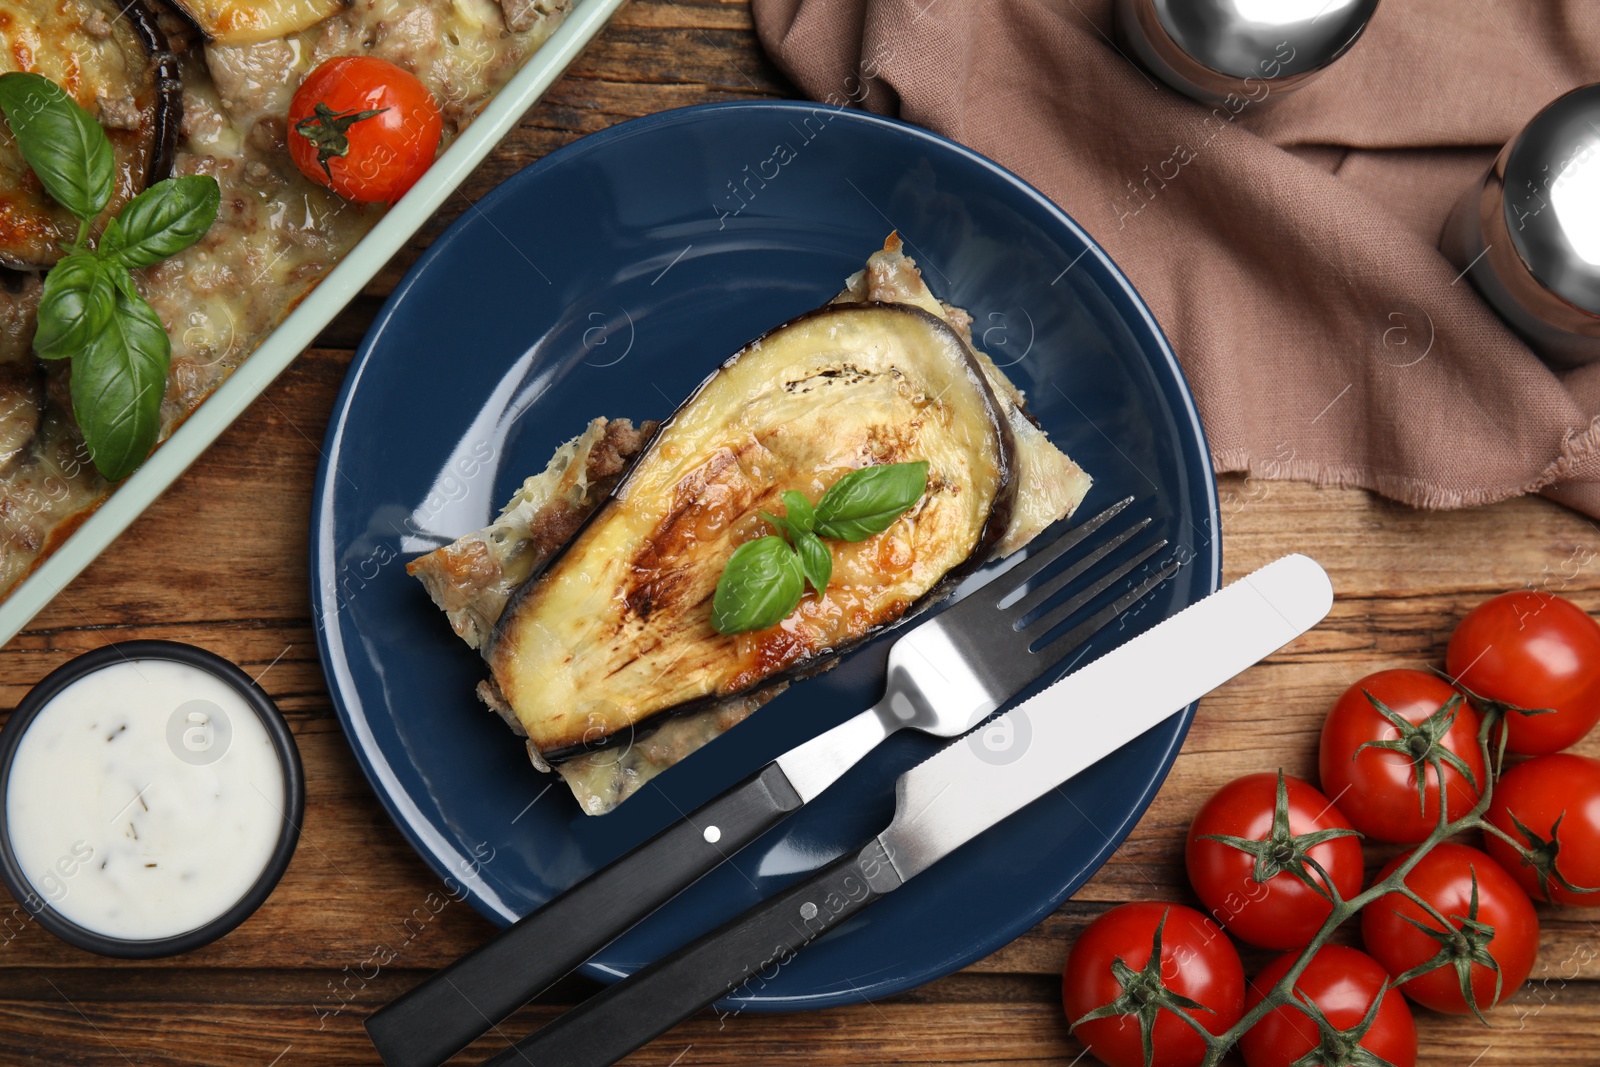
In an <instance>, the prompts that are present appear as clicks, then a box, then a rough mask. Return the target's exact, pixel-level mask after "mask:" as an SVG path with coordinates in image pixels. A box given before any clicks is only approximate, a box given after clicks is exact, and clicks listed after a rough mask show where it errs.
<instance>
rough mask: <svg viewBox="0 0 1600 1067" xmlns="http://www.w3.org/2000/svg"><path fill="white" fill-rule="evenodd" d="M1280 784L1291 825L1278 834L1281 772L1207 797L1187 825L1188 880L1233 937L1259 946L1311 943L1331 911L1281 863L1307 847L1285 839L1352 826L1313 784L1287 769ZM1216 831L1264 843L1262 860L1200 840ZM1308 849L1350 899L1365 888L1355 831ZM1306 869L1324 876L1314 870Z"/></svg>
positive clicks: (1229, 786) (1231, 785)
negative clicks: (1263, 877) (1276, 818)
mask: <svg viewBox="0 0 1600 1067" xmlns="http://www.w3.org/2000/svg"><path fill="white" fill-rule="evenodd" d="M1283 784H1284V793H1285V798H1286V800H1287V811H1286V814H1287V824H1286V825H1282V826H1279V827H1278V832H1277V833H1276V834H1275V833H1274V813H1275V811H1276V808H1277V796H1278V776H1277V775H1276V774H1249V775H1245V776H1244V777H1243V778H1237V779H1235V780H1233V781H1232V782H1229V783H1228V784H1227V785H1225V786H1223V787H1222V788H1221V789H1219V790H1217V791H1216V793H1215V794H1213V795H1212V797H1211V799H1210V800H1208V801H1206V803H1205V806H1204V807H1202V808H1201V809H1200V813H1199V814H1198V815H1196V816H1195V817H1194V822H1193V824H1191V825H1190V827H1189V843H1188V846H1187V848H1186V850H1185V853H1184V862H1185V865H1186V866H1187V867H1188V870H1189V882H1190V884H1191V885H1193V886H1194V891H1195V892H1196V893H1197V894H1199V897H1200V899H1201V901H1202V902H1203V903H1204V904H1205V906H1206V910H1207V911H1208V912H1210V914H1211V917H1212V918H1213V919H1215V920H1217V921H1218V922H1219V923H1221V924H1222V925H1223V926H1225V927H1227V930H1228V932H1229V933H1231V934H1233V935H1234V936H1235V937H1237V938H1240V939H1241V940H1244V941H1248V942H1250V944H1252V945H1260V946H1261V947H1262V948H1276V949H1285V948H1299V947H1301V946H1303V945H1308V944H1310V943H1311V939H1312V938H1313V937H1314V936H1316V933H1317V930H1318V929H1319V928H1320V927H1321V926H1322V924H1323V922H1324V921H1325V920H1326V919H1327V918H1328V913H1329V912H1331V911H1332V910H1333V904H1332V902H1330V901H1329V900H1328V899H1327V898H1326V897H1324V896H1322V895H1321V894H1320V893H1318V892H1317V891H1316V890H1314V889H1312V888H1311V887H1310V886H1308V885H1306V884H1305V883H1304V882H1302V881H1300V880H1299V879H1298V878H1296V877H1295V876H1294V874H1292V873H1291V872H1289V871H1287V870H1284V869H1283V868H1284V866H1285V865H1286V862H1287V861H1288V860H1289V859H1290V858H1291V857H1292V856H1293V855H1294V854H1295V852H1296V850H1297V849H1298V848H1302V847H1303V844H1300V843H1293V842H1291V841H1288V840H1285V837H1286V836H1287V835H1294V836H1295V837H1299V836H1301V835H1305V834H1310V833H1314V832H1317V831H1323V830H1349V829H1351V827H1350V823H1349V821H1348V820H1347V819H1346V818H1345V817H1344V816H1343V815H1342V814H1340V812H1339V809H1338V808H1336V807H1334V806H1333V804H1331V803H1329V801H1328V798H1327V797H1325V796H1323V795H1322V794H1321V793H1319V792H1317V791H1316V790H1315V789H1313V788H1312V787H1311V786H1310V785H1307V784H1306V783H1305V782H1302V781H1301V780H1300V779H1298V778H1291V777H1289V776H1288V775H1285V776H1284V778H1283ZM1211 834H1219V835H1223V836H1226V837H1237V838H1242V839H1244V840H1246V841H1253V842H1260V845H1259V846H1258V847H1259V849H1260V853H1261V854H1260V856H1259V858H1258V857H1257V856H1255V855H1252V854H1251V853H1249V852H1245V851H1243V850H1241V849H1239V848H1236V847H1234V846H1233V845H1229V844H1226V843H1224V842H1221V841H1207V840H1203V839H1202V838H1204V837H1205V836H1207V835H1211ZM1306 854H1308V855H1309V856H1310V857H1311V859H1313V860H1315V861H1316V862H1317V863H1318V864H1320V865H1321V866H1322V869H1323V870H1325V871H1327V872H1328V875H1329V877H1330V878H1331V879H1332V880H1333V884H1334V886H1335V887H1336V888H1337V889H1338V890H1339V892H1340V894H1342V895H1343V896H1344V897H1345V899H1349V898H1350V897H1353V896H1355V895H1356V894H1357V893H1359V892H1361V875H1362V865H1361V843H1360V841H1359V840H1358V839H1357V838H1356V837H1355V836H1354V835H1352V836H1349V837H1340V838H1335V839H1333V840H1330V841H1324V842H1322V843H1320V844H1313V845H1312V847H1311V848H1310V849H1309V850H1306ZM1258 868H1259V869H1260V870H1261V872H1262V873H1263V874H1267V875H1269V877H1267V878H1266V880H1265V881H1260V882H1258V881H1256V879H1255V877H1254V875H1255V872H1256V871H1257V869H1258ZM1307 871H1308V872H1309V873H1310V874H1311V876H1312V877H1313V878H1318V877H1320V876H1318V875H1317V874H1316V872H1315V869H1314V868H1310V867H1307ZM1274 872H1275V873H1274Z"/></svg>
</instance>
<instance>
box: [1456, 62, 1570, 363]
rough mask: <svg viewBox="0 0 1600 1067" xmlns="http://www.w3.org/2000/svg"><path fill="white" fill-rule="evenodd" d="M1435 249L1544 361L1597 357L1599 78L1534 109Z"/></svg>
mask: <svg viewBox="0 0 1600 1067" xmlns="http://www.w3.org/2000/svg"><path fill="white" fill-rule="evenodd" d="M1439 247H1440V250H1441V251H1443V252H1444V254H1445V255H1446V256H1447V257H1448V258H1449V259H1450V261H1451V262H1453V263H1454V264H1455V265H1456V266H1457V267H1459V268H1460V269H1461V270H1462V272H1463V273H1464V274H1465V275H1466V276H1467V277H1469V278H1470V279H1471V280H1472V284H1473V285H1475V286H1476V287H1477V288H1478V291H1479V292H1480V293H1482V294H1483V297H1484V299H1485V300H1487V301H1488V302H1489V304H1490V305H1491V306H1492V307H1493V308H1494V309H1495V310H1496V311H1498V312H1499V313H1500V315H1501V317H1502V318H1504V319H1505V320H1506V322H1507V323H1508V324H1510V326H1511V327H1512V328H1513V329H1514V330H1516V331H1517V333H1519V334H1521V335H1522V337H1523V338H1524V339H1525V340H1526V341H1527V342H1528V344H1529V346H1530V347H1531V348H1533V349H1534V351H1536V352H1537V353H1539V355H1540V357H1541V358H1543V359H1544V361H1545V362H1546V363H1548V364H1550V365H1551V366H1553V367H1556V368H1558V369H1565V368H1570V367H1575V366H1579V365H1581V364H1584V363H1592V362H1594V361H1595V360H1600V85H1590V86H1586V87H1584V88H1582V89H1575V90H1573V91H1572V92H1570V93H1568V94H1566V95H1565V96H1563V97H1561V98H1559V99H1558V100H1556V101H1555V102H1554V103H1552V104H1550V105H1549V106H1548V107H1546V108H1545V109H1544V110H1543V111H1541V112H1539V114H1537V115H1535V116H1534V118H1533V121H1532V122H1530V123H1528V125H1527V127H1526V128H1525V129H1524V130H1523V131H1522V132H1521V133H1520V134H1518V135H1517V136H1516V137H1515V138H1513V139H1512V141H1511V143H1510V144H1508V145H1506V146H1505V148H1504V149H1503V150H1501V152H1500V155H1499V157H1498V158H1497V159H1496V160H1495V161H1494V164H1493V165H1492V166H1491V167H1490V168H1489V171H1488V173H1487V174H1485V175H1484V176H1483V179H1482V180H1481V181H1479V182H1476V183H1474V185H1473V187H1472V188H1471V189H1470V190H1469V191H1468V192H1467V194H1466V196H1464V197H1463V198H1462V200H1461V202H1460V203H1459V204H1457V205H1456V208H1455V211H1454V212H1453V213H1452V214H1451V216H1450V221H1449V222H1448V223H1446V225H1445V229H1444V234H1443V236H1442V237H1441V239H1440V242H1439Z"/></svg>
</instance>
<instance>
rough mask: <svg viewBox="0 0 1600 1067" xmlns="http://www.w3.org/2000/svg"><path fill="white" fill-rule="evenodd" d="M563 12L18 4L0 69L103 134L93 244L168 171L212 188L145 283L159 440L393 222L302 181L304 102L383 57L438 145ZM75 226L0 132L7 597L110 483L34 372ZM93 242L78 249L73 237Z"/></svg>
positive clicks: (555, 6)
mask: <svg viewBox="0 0 1600 1067" xmlns="http://www.w3.org/2000/svg"><path fill="white" fill-rule="evenodd" d="M569 6H570V0H173V2H172V3H167V2H166V0H9V2H7V3H5V4H4V5H0V75H4V74H6V73H7V72H14V71H22V72H30V73H33V74H38V75H41V76H43V77H45V78H48V79H49V80H50V81H52V82H54V83H55V84H56V85H58V86H60V87H61V89H63V90H64V91H65V92H66V94H67V95H68V96H69V97H70V98H71V99H72V100H73V101H75V102H76V103H77V104H78V105H79V106H80V107H81V108H82V109H84V110H85V111H86V112H87V113H88V115H89V116H91V117H92V118H93V119H94V120H95V121H97V122H98V124H99V125H100V126H101V127H102V128H103V129H104V130H105V131H106V133H107V135H108V136H109V138H110V141H111V144H112V148H113V150H114V156H115V183H114V189H113V193H112V196H111V200H110V203H109V204H108V205H107V207H106V210H105V211H104V213H103V214H102V215H101V216H100V217H99V219H97V220H95V221H94V223H93V225H91V226H89V227H87V229H86V231H85V233H84V235H83V236H87V237H89V238H90V239H97V238H99V237H100V236H101V233H102V231H103V230H104V229H105V227H106V224H107V221H108V220H110V219H111V218H113V217H114V216H115V215H116V213H117V211H118V210H119V209H120V208H121V207H122V206H123V205H125V204H126V203H127V202H128V201H129V200H130V199H131V198H132V197H133V196H135V195H136V194H137V193H139V192H140V191H141V190H143V189H145V188H146V187H147V186H150V185H153V184H154V183H156V182H159V181H161V180H162V179H164V178H167V177H169V176H176V177H181V176H185V175H208V176H210V177H213V178H215V179H216V182H217V185H218V187H219V189H220V194H221V197H220V207H219V210H218V214H217V217H216V221H215V222H214V223H213V224H212V225H211V227H210V229H209V230H208V231H207V232H206V233H205V234H204V236H203V237H202V238H200V239H199V241H198V242H197V243H195V244H193V245H191V246H189V247H187V248H186V249H184V250H183V251H181V252H178V253H177V254H175V255H172V256H171V257H170V258H167V259H165V260H163V261H161V262H159V263H155V264H154V265H151V266H148V267H144V268H142V269H137V270H133V271H132V272H131V274H132V279H133V285H134V286H135V287H136V288H137V291H138V294H139V295H140V296H142V297H143V299H144V300H145V301H147V302H148V304H149V305H150V307H152V308H153V309H154V311H155V313H156V315H157V316H158V317H159V319H160V322H161V325H162V326H164V327H165V329H166V333H167V335H168V337H169V338H170V340H171V363H170V370H169V373H168V374H167V380H166V389H165V394H164V396H163V397H162V400H161V407H160V428H159V435H158V438H157V439H158V440H165V438H166V437H167V436H168V435H169V434H170V433H171V432H172V430H173V429H174V428H176V427H177V426H178V425H179V424H180V423H181V422H182V421H183V420H184V418H185V417H187V416H188V415H189V413H190V412H192V411H193V410H194V409H195V408H196V407H197V406H198V405H199V403H200V402H201V401H202V400H204V399H205V398H206V397H207V396H208V395H209V394H210V393H211V392H212V391H213V390H214V389H216V388H217V386H218V385H219V384H220V383H221V382H222V381H223V380H224V379H225V378H227V376H228V375H229V374H230V373H231V372H232V371H233V370H234V369H235V368H236V367H238V366H239V364H240V363H241V362H242V361H243V360H245V359H246V358H247V357H249V355H250V354H251V353H252V352H253V351H254V350H255V349H256V348H257V346H258V345H259V344H260V343H261V342H262V341H263V340H264V339H265V338H266V336H267V335H268V334H269V333H270V332H271V331H272V330H273V329H274V328H275V327H276V326H277V325H278V324H279V323H280V322H282V321H283V319H284V317H285V316H286V315H287V314H288V313H289V312H290V310H292V309H293V308H294V307H295V306H296V305H297V304H298V303H299V302H300V301H301V300H303V299H304V298H305V296H306V295H307V293H309V292H310V291H311V289H312V288H313V287H315V286H316V284H317V283H318V282H319V281H320V280H321V279H322V278H324V277H326V276H327V274H328V272H329V271H331V270H332V269H333V267H334V266H335V265H336V264H337V263H338V262H339V260H340V259H341V257H343V256H344V255H345V254H347V253H348V252H349V251H350V250H351V249H352V248H353V247H354V246H355V244H356V243H357V242H358V241H359V240H360V239H361V237H362V236H363V235H364V234H366V233H367V231H368V230H370V229H371V228H372V227H373V225H375V224H376V223H377V221H378V219H379V218H381V217H382V215H383V212H384V207H383V205H381V204H360V203H354V202H351V201H348V200H344V199H341V198H340V197H339V196H337V195H335V194H334V193H333V192H331V191H329V190H328V189H327V188H325V187H323V186H322V185H320V184H318V183H317V182H314V181H312V180H310V179H309V178H308V177H307V176H306V175H305V174H303V173H302V172H301V170H299V169H297V167H296V165H295V163H294V162H293V161H292V160H291V158H290V153H289V151H288V150H287V147H286V145H287V140H288V138H289V137H290V136H291V134H292V131H291V128H290V125H289V123H288V120H287V116H288V113H289V108H290V102H291V98H292V97H293V96H294V94H295V91H296V88H297V87H298V86H299V85H300V84H301V82H302V80H303V79H305V77H306V75H307V74H308V73H309V72H311V71H313V70H315V69H317V68H318V67H319V66H320V65H322V64H324V63H326V62H327V61H329V60H331V59H333V58H335V57H347V56H366V57H375V58H378V59H382V60H386V61H388V62H389V63H392V64H394V65H395V66H397V67H399V68H401V69H402V70H403V71H407V72H409V73H410V74H412V75H415V77H416V79H419V80H420V81H421V83H422V84H423V86H425V87H426V89H427V90H428V91H430V92H431V93H432V96H433V98H434V100H435V101H437V107H438V111H439V113H440V117H441V119H442V143H444V144H448V143H449V142H450V141H451V140H452V139H453V138H454V137H456V136H457V135H458V134H459V133H460V132H461V131H462V130H463V129H464V128H465V127H466V126H467V124H469V123H470V122H471V121H472V120H473V118H474V116H476V115H477V114H478V113H479V112H480V111H481V110H482V109H483V107H484V106H485V105H486V104H487V103H488V102H489V100H490V98H491V97H493V95H494V94H495V92H496V91H498V90H499V89H500V88H501V87H502V86H504V85H505V83H506V82H507V81H508V80H509V79H510V78H511V76H512V75H513V74H514V73H515V72H516V70H517V69H518V68H519V67H520V66H521V64H522V62H523V61H524V60H525V59H526V58H527V57H528V56H529V55H530V54H532V53H533V52H534V51H535V50H536V49H537V48H538V47H539V46H540V45H541V44H542V43H543V42H544V41H545V40H546V38H548V37H549V36H550V34H551V33H552V32H553V31H554V29H555V28H556V26H558V25H559V24H560V21H561V19H562V17H563V16H564V15H565V13H566V11H567V8H568V7H569ZM77 232H78V219H76V218H74V217H73V216H72V214H71V213H70V212H68V211H67V210H66V209H65V208H64V207H63V206H62V205H61V204H59V203H55V202H53V201H52V199H51V198H50V197H49V196H48V195H46V193H45V191H44V187H43V186H42V185H41V183H40V181H39V179H38V178H37V176H36V175H35V174H34V173H32V172H31V171H30V168H29V166H28V164H27V162H26V160H25V159H24V156H23V153H22V151H21V149H20V148H19V144H18V139H17V138H16V137H15V136H14V131H12V130H11V129H10V128H9V127H8V126H7V125H6V123H5V122H3V121H0V595H4V594H5V593H7V592H9V591H10V590H11V589H12V588H14V587H15V585H16V584H17V583H18V582H19V581H20V580H21V579H22V578H24V577H25V576H26V575H27V574H28V573H29V572H30V571H31V570H32V569H33V567H34V566H36V565H37V564H38V562H39V561H40V560H41V559H42V558H43V557H44V556H46V555H47V554H48V553H49V552H50V551H52V550H53V549H54V548H55V547H56V546H58V545H59V544H60V543H61V542H62V541H63V540H64V539H65V537H66V536H67V535H68V534H69V533H70V532H71V531H72V530H73V529H74V528H75V527H76V525H77V524H78V523H79V522H81V521H82V519H83V518H84V517H85V516H87V515H88V514H89V513H90V512H91V511H92V510H93V509H94V508H95V507H96V506H97V505H98V504H99V503H100V502H101V501H102V500H104V499H105V498H106V496H107V495H108V494H109V493H110V491H111V489H112V488H113V486H112V484H111V483H109V482H108V481H107V480H106V479H105V478H104V477H102V476H101V474H100V473H99V472H97V470H96V467H95V465H94V463H92V462H90V459H89V456H88V454H87V452H86V450H85V447H84V440H83V434H82V433H81V430H80V427H79V425H78V424H77V422H76V420H75V417H74V414H73V412H74V408H73V403H72V399H71V390H70V379H71V367H70V365H69V361H67V360H65V359H62V360H51V361H44V360H40V359H38V358H36V354H35V349H34V339H35V334H36V331H37V330H38V314H39V305H40V299H41V294H42V292H43V291H44V284H45V279H46V278H47V277H48V271H49V270H50V268H51V267H52V266H54V265H55V264H56V263H57V262H58V261H59V260H60V259H61V258H62V256H63V254H64V249H63V246H64V245H68V244H69V243H70V242H72V241H73V238H74V234H75V233H77ZM81 241H82V236H80V243H81Z"/></svg>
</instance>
